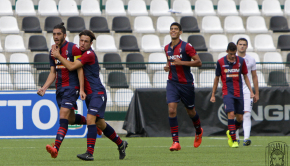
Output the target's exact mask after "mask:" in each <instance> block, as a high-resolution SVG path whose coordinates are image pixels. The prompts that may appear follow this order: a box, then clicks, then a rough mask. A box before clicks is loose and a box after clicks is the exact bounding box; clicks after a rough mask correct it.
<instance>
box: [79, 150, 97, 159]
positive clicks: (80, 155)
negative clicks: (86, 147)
mask: <svg viewBox="0 0 290 166" xmlns="http://www.w3.org/2000/svg"><path fill="white" fill-rule="evenodd" d="M77 158H79V159H81V160H85V161H92V160H94V157H93V155H92V154H90V153H88V152H86V153H84V154H78V155H77Z"/></svg>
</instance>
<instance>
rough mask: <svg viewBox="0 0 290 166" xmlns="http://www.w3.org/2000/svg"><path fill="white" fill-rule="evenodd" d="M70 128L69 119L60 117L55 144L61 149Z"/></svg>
mask: <svg viewBox="0 0 290 166" xmlns="http://www.w3.org/2000/svg"><path fill="white" fill-rule="evenodd" d="M67 129H68V120H67V119H60V120H59V128H58V130H57V134H56V138H55V143H54V146H55V148H56V149H57V151H59V148H60V145H61V143H62V141H63V139H64V137H65V135H66V132H67Z"/></svg>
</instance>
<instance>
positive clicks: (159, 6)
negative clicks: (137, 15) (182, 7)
mask: <svg viewBox="0 0 290 166" xmlns="http://www.w3.org/2000/svg"><path fill="white" fill-rule="evenodd" d="M150 14H151V15H152V16H169V15H171V13H170V12H169V7H168V2H167V1H165V0H152V1H151V2H150Z"/></svg>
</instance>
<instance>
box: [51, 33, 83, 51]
mask: <svg viewBox="0 0 290 166" xmlns="http://www.w3.org/2000/svg"><path fill="white" fill-rule="evenodd" d="M65 40H66V41H68V42H69V39H68V36H66V37H65ZM54 44H55V42H54V40H53V36H51V38H50V49H51V46H52V45H54ZM75 44H78V43H75Z"/></svg>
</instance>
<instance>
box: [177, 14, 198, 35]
mask: <svg viewBox="0 0 290 166" xmlns="http://www.w3.org/2000/svg"><path fill="white" fill-rule="evenodd" d="M180 25H181V27H182V31H183V33H199V32H200V29H199V28H198V24H197V20H196V18H195V17H193V16H183V17H181V19H180Z"/></svg>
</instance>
